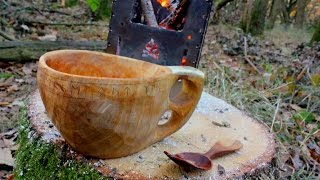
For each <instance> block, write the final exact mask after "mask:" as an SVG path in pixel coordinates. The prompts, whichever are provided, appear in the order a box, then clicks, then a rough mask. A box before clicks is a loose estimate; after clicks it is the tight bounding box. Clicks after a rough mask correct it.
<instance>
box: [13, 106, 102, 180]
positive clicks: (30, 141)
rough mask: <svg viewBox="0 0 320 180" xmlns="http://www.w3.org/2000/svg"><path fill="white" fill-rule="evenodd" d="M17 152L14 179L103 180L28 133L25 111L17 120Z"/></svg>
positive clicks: (28, 125)
mask: <svg viewBox="0 0 320 180" xmlns="http://www.w3.org/2000/svg"><path fill="white" fill-rule="evenodd" d="M18 143H19V149H18V151H17V154H16V168H15V170H14V173H15V178H16V179H18V180H19V179H23V180H24V179H103V177H101V176H100V175H99V172H97V171H96V170H95V169H93V168H91V167H90V166H88V165H85V164H83V163H79V162H76V161H74V160H72V159H69V160H68V159H66V160H63V159H64V158H63V157H62V156H61V151H60V150H59V149H58V148H56V147H55V146H54V145H52V144H48V143H46V142H44V141H42V140H40V139H39V138H37V137H35V134H34V133H33V131H32V130H31V126H30V122H29V119H28V118H27V111H26V108H22V109H21V114H20V118H19V136H18Z"/></svg>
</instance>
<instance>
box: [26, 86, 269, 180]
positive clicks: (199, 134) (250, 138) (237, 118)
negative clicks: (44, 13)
mask: <svg viewBox="0 0 320 180" xmlns="http://www.w3.org/2000/svg"><path fill="white" fill-rule="evenodd" d="M28 115H29V118H30V121H31V124H32V126H33V128H34V130H35V131H36V133H37V134H38V135H39V136H40V137H41V139H42V140H44V141H46V142H48V143H53V144H55V145H57V147H61V148H62V146H61V145H66V142H65V141H64V139H63V138H62V137H61V136H60V133H59V132H58V130H57V129H56V128H55V127H54V126H53V124H52V123H51V120H50V119H49V118H48V116H47V114H46V111H45V108H44V105H43V103H42V100H41V97H40V94H39V91H38V90H37V91H35V92H34V93H33V94H32V95H31V98H30V102H29V106H28ZM219 124H225V125H229V127H221V126H220V125H219ZM223 139H236V140H240V141H241V142H242V143H243V148H242V149H240V150H239V151H237V152H236V153H234V154H230V155H227V156H224V157H222V158H218V159H215V160H213V167H212V169H211V170H209V171H189V172H187V171H185V170H183V169H182V168H180V167H179V166H178V165H176V164H175V163H174V162H173V161H171V160H169V158H168V157H167V156H166V155H165V154H164V153H163V151H168V152H170V153H174V154H175V153H180V152H200V153H202V152H206V151H207V150H209V149H210V147H211V146H212V145H213V144H214V143H215V142H217V141H218V140H223ZM70 151H72V150H70ZM72 153H74V154H77V153H76V152H73V151H72ZM78 155H79V156H81V155H80V154H78ZM274 155H275V141H274V136H273V134H271V133H270V132H269V129H268V128H267V126H265V125H264V124H262V123H260V122H258V121H256V120H254V119H252V118H250V117H248V116H247V115H245V114H244V113H243V112H241V111H240V110H238V109H237V108H235V107H233V106H232V105H230V104H228V103H226V102H225V101H223V100H221V99H218V98H215V97H213V96H211V95H209V94H208V93H205V92H203V93H202V96H201V99H200V102H199V104H198V105H197V108H196V110H195V112H194V113H193V115H192V117H191V118H190V120H189V121H188V122H187V123H186V124H185V126H184V127H183V128H181V129H180V130H179V131H177V132H176V133H174V134H172V135H171V136H169V137H167V138H165V139H164V140H162V141H160V142H158V143H155V144H153V145H151V146H150V147H148V148H146V149H144V150H142V151H140V152H138V153H136V154H133V155H131V156H127V157H123V158H117V159H108V160H101V159H100V160H99V159H90V158H85V157H83V158H84V159H85V162H87V163H89V162H90V164H91V165H92V166H93V167H94V168H96V169H97V170H98V171H99V172H101V173H102V174H103V175H105V176H108V177H114V178H119V179H185V178H191V179H210V178H211V179H226V178H237V177H238V178H239V177H248V176H250V175H257V173H259V172H261V171H262V170H264V169H269V168H270V164H271V161H272V159H273V158H274ZM218 165H220V166H222V167H223V168H224V170H225V172H224V173H223V174H221V173H219V171H218Z"/></svg>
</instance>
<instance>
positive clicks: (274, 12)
mask: <svg viewBox="0 0 320 180" xmlns="http://www.w3.org/2000/svg"><path fill="white" fill-rule="evenodd" d="M278 16H280V17H281V22H282V23H284V24H288V23H289V15H288V12H287V9H286V5H285V2H284V1H283V0H273V1H272V7H271V12H270V17H269V21H268V28H273V27H274V24H275V22H276V21H277V18H278Z"/></svg>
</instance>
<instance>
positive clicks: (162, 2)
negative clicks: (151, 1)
mask: <svg viewBox="0 0 320 180" xmlns="http://www.w3.org/2000/svg"><path fill="white" fill-rule="evenodd" d="M157 1H158V3H159V4H160V5H161V6H162V7H165V8H166V7H169V6H170V0H157Z"/></svg>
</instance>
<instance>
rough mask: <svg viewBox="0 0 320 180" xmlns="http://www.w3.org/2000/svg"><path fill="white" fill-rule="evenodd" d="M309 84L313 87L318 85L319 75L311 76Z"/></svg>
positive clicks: (319, 81)
mask: <svg viewBox="0 0 320 180" xmlns="http://www.w3.org/2000/svg"><path fill="white" fill-rule="evenodd" d="M311 83H312V85H313V86H319V85H320V73H318V74H313V75H311Z"/></svg>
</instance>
